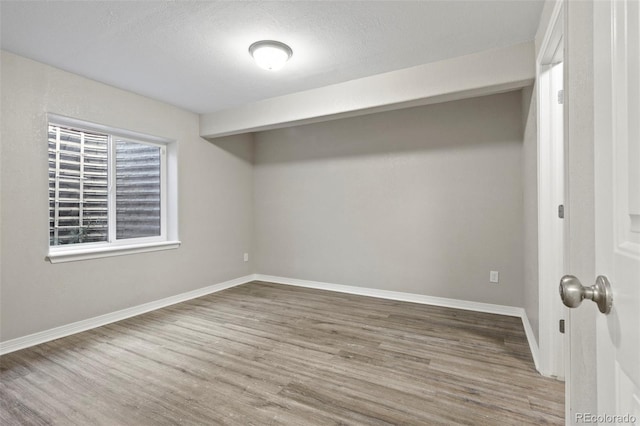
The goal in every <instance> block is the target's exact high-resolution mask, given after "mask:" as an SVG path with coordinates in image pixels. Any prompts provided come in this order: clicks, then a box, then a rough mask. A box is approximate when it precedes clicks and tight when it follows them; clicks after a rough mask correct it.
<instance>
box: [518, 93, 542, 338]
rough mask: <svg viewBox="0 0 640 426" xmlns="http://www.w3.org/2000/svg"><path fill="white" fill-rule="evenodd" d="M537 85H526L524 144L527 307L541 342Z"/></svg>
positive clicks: (525, 295)
mask: <svg viewBox="0 0 640 426" xmlns="http://www.w3.org/2000/svg"><path fill="white" fill-rule="evenodd" d="M536 90H537V89H536V87H535V86H531V87H526V88H524V89H522V116H523V126H524V142H523V144H522V183H523V186H522V194H523V199H524V211H523V214H524V216H523V226H524V229H523V232H524V238H523V243H524V248H523V285H524V304H523V307H524V310H525V312H526V313H527V317H528V318H529V323H530V324H531V328H532V329H533V334H534V335H535V338H536V342H537V343H538V344H539V343H540V338H539V329H540V320H539V317H540V314H539V305H540V303H539V296H538V285H539V284H538V127H537V117H536V109H537V96H536Z"/></svg>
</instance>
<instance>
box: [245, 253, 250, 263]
mask: <svg viewBox="0 0 640 426" xmlns="http://www.w3.org/2000/svg"><path fill="white" fill-rule="evenodd" d="M244 261H245V262H248V261H249V253H245V254H244Z"/></svg>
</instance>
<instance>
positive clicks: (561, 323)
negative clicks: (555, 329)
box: [558, 319, 564, 334]
mask: <svg viewBox="0 0 640 426" xmlns="http://www.w3.org/2000/svg"><path fill="white" fill-rule="evenodd" d="M558 326H559V328H560V333H562V334H564V320H563V319H561V320H560V323H559V324H558Z"/></svg>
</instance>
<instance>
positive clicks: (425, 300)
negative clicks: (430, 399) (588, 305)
mask: <svg viewBox="0 0 640 426" xmlns="http://www.w3.org/2000/svg"><path fill="white" fill-rule="evenodd" d="M254 277H255V278H254V279H255V280H256V281H265V282H270V283H275V284H285V285H291V286H297V287H306V288H314V289H318V290H329V291H336V292H339V293H348V294H356V295H359V296H369V297H377V298H380V299H389V300H398V301H402V302H412V303H420V304H423V305H433V306H442V307H446V308H454V309H464V310H467V311H476V312H484V313H489V314H498V315H507V316H511V317H518V318H520V319H521V320H522V325H523V327H524V331H525V335H526V336H527V341H528V343H529V349H530V350H531V356H532V357H533V362H534V365H535V367H536V370H538V372H539V371H540V370H539V368H538V343H537V342H536V339H535V335H534V334H533V328H532V327H531V323H530V322H529V318H528V317H527V313H526V312H525V310H524V308H520V307H517V306H507V305H496V304H492V303H483V302H473V301H469V300H460V299H449V298H446V297H435V296H427V295H424V294H416V293H405V292H400V291H390V290H379V289H375V288H368V287H355V286H349V285H343V284H331V283H325V282H319V281H309V280H300V279H297V278H286V277H277V276H273V275H264V274H255V276H254Z"/></svg>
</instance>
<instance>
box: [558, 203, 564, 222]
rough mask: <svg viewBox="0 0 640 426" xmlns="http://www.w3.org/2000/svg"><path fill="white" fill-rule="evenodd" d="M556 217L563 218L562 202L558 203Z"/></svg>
mask: <svg viewBox="0 0 640 426" xmlns="http://www.w3.org/2000/svg"><path fill="white" fill-rule="evenodd" d="M558 217H559V218H560V219H564V204H560V205H558Z"/></svg>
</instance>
